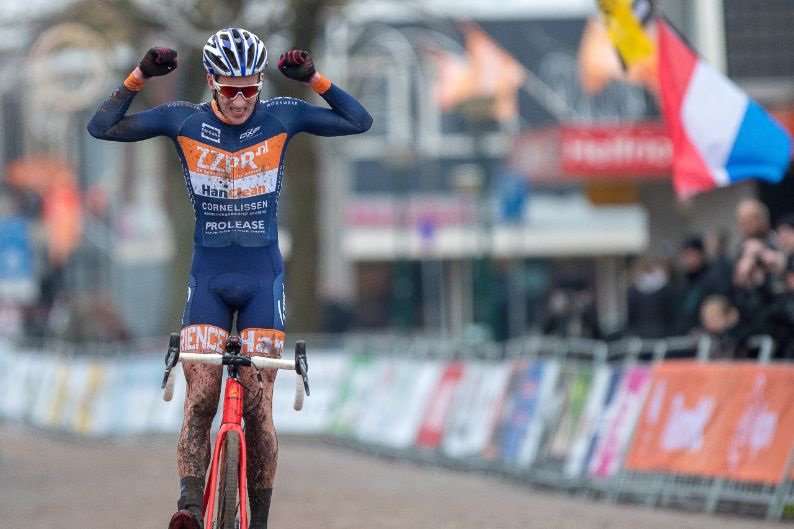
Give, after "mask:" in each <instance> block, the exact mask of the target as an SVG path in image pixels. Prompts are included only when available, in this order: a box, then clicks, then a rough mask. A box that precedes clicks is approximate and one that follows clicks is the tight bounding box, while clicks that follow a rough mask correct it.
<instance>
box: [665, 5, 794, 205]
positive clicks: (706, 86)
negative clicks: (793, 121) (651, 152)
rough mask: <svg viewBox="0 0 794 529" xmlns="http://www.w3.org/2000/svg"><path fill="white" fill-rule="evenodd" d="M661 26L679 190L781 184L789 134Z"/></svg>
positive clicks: (788, 155)
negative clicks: (763, 182) (752, 182)
mask: <svg viewBox="0 0 794 529" xmlns="http://www.w3.org/2000/svg"><path fill="white" fill-rule="evenodd" d="M657 30H658V38H659V85H660V99H661V103H662V113H663V115H664V120H665V122H666V124H667V128H668V132H669V134H670V137H671V139H672V141H673V187H674V188H675V191H676V194H677V195H678V196H679V197H681V198H685V197H688V196H691V195H693V194H695V193H699V192H702V191H707V190H709V189H713V188H715V187H722V186H727V185H730V184H733V183H735V182H738V181H741V180H745V179H748V178H758V179H763V180H766V181H769V182H779V181H780V180H781V179H782V178H783V175H784V174H785V172H786V170H787V169H788V166H789V163H790V161H791V137H790V136H789V134H788V133H787V132H786V131H785V130H784V129H783V127H782V126H781V125H780V124H779V123H778V122H777V121H775V120H774V118H772V116H770V115H769V114H768V113H767V112H766V111H765V110H764V109H763V108H761V106H760V105H759V104H758V103H756V102H755V101H753V100H751V99H750V98H749V97H748V95H747V94H746V93H745V92H743V91H742V90H741V89H740V88H739V87H738V86H736V84H734V83H733V82H732V81H731V80H730V79H728V78H727V77H725V76H724V75H723V74H721V73H720V72H719V71H718V70H717V69H716V68H714V67H713V66H711V65H710V64H708V63H707V62H706V61H704V60H703V59H702V58H701V57H699V56H698V55H697V54H696V53H695V52H694V51H693V50H692V49H691V48H689V46H687V45H686V44H685V43H684V41H683V40H682V39H681V38H680V37H679V36H678V35H677V34H676V32H675V30H674V29H672V28H671V27H670V26H669V25H668V24H666V23H665V22H664V21H663V20H661V19H659V20H658V21H657Z"/></svg>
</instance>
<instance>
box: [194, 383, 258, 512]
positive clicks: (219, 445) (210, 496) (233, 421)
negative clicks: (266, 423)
mask: <svg viewBox="0 0 794 529" xmlns="http://www.w3.org/2000/svg"><path fill="white" fill-rule="evenodd" d="M242 424H243V385H242V384H240V382H239V381H238V380H237V379H235V378H232V377H229V378H227V379H226V388H225V389H224V394H223V416H222V419H221V428H220V431H219V432H218V438H217V439H216V440H215V450H213V451H212V465H211V466H210V472H209V478H208V479H207V485H206V487H205V488H204V520H210V521H211V520H212V513H213V510H214V508H215V495H216V493H217V490H218V462H219V461H220V456H221V450H222V449H223V446H224V445H223V441H224V440H225V439H226V434H227V433H229V432H230V431H235V432H237V435H238V437H239V439H240V460H239V465H240V468H239V471H238V472H237V475H238V490H239V491H240V492H239V495H240V527H248V513H247V511H246V498H247V497H248V491H247V489H246V484H247V482H246V464H245V462H246V447H245V435H244V434H243V427H242Z"/></svg>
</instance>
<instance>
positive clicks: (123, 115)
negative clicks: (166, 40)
mask: <svg viewBox="0 0 794 529" xmlns="http://www.w3.org/2000/svg"><path fill="white" fill-rule="evenodd" d="M176 55H177V53H176V51H175V50H172V49H170V48H152V49H150V50H149V51H148V52H147V53H146V55H145V56H144V58H143V59H142V60H141V62H140V64H139V65H138V66H137V67H136V68H135V70H133V71H132V73H130V75H129V76H128V77H127V79H126V80H125V81H124V84H123V85H122V86H120V87H119V88H117V89H116V90H115V91H114V92H113V93H112V94H110V96H109V97H108V98H107V99H106V100H105V101H104V102H103V103H102V105H101V106H100V107H99V108H98V109H97V111H96V113H95V114H94V116H93V117H92V118H91V121H89V123H88V132H89V134H91V135H92V136H94V137H95V138H99V139H101V140H112V141H139V140H145V139H148V138H152V137H154V136H160V135H172V133H173V128H174V122H175V120H174V119H171V118H170V117H169V116H170V114H171V113H172V112H174V110H177V109H178V108H179V107H182V108H185V107H189V106H190V105H187V104H181V105H180V104H174V103H170V104H168V105H161V106H159V107H156V108H153V109H151V110H147V111H144V112H139V113H136V114H131V115H129V116H128V115H127V110H129V108H130V105H131V104H132V100H133V99H134V98H135V95H136V94H137V93H138V91H140V89H141V88H143V85H144V84H145V83H146V81H147V80H148V79H149V78H151V77H154V76H159V75H165V74H167V73H169V72H171V71H173V70H174V69H175V68H176V66H177V59H176Z"/></svg>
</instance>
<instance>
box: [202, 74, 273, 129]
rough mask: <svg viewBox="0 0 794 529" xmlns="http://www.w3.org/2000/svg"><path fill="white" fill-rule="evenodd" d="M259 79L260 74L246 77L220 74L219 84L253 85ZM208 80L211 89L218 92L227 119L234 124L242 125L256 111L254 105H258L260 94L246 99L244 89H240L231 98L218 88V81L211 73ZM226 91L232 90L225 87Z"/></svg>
mask: <svg viewBox="0 0 794 529" xmlns="http://www.w3.org/2000/svg"><path fill="white" fill-rule="evenodd" d="M259 81H260V74H256V75H247V76H245V77H226V76H225V75H219V76H218V78H217V84H218V85H226V86H241V87H242V86H251V85H255V84H257V83H258V82H259ZM207 82H208V83H209V86H210V90H213V91H215V92H216V93H217V94H218V97H217V101H218V107H220V110H221V112H223V115H224V116H225V117H226V119H228V120H229V121H230V122H231V123H232V124H233V125H240V124H242V123H244V122H245V120H247V119H248V118H249V117H250V116H251V113H252V112H253V111H254V106H256V103H257V101H259V94H257V95H255V96H253V97H251V98H249V99H246V98H245V97H244V95H243V93H242V91H239V92H237V94H236V95H235V96H234V97H231V98H229V97H226V96H224V95H223V94H222V93H221V91H220V90H219V89H218V88H219V87H218V86H217V85H216V81H215V80H214V79H213V77H212V76H211V75H208V76H207ZM224 91H225V92H229V91H230V90H229V89H228V88H225V89H224Z"/></svg>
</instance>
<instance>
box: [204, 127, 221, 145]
mask: <svg viewBox="0 0 794 529" xmlns="http://www.w3.org/2000/svg"><path fill="white" fill-rule="evenodd" d="M201 137H202V138H204V139H205V140H210V141H214V142H215V143H220V142H221V129H219V128H218V127H213V126H212V125H209V124H207V123H202V124H201Z"/></svg>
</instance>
